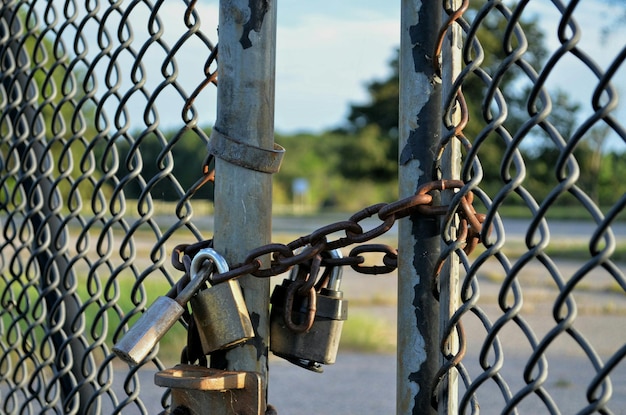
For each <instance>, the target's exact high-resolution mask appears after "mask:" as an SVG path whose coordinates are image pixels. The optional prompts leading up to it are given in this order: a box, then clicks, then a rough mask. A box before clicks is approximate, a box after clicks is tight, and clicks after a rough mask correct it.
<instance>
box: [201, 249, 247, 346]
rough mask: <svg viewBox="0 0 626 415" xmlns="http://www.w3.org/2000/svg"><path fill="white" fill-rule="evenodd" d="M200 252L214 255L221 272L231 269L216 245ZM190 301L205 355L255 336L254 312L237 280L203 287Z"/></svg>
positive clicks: (207, 256) (206, 255)
mask: <svg viewBox="0 0 626 415" xmlns="http://www.w3.org/2000/svg"><path fill="white" fill-rule="evenodd" d="M198 255H203V256H205V257H206V258H207V259H211V261H213V262H214V263H215V265H216V267H217V272H218V273H220V274H221V273H224V272H227V271H228V264H227V263H226V261H225V260H224V258H223V257H221V256H220V255H219V254H218V253H217V252H216V251H214V250H213V249H210V248H207V249H203V250H201V251H199V252H198V253H197V254H196V257H197V256H198ZM194 259H195V257H194ZM190 304H191V310H192V314H193V318H194V320H195V322H196V327H197V328H198V334H199V335H200V343H201V344H202V350H203V352H204V354H205V355H207V354H209V353H211V352H214V351H216V350H222V349H228V348H231V347H233V346H236V345H238V344H240V343H242V342H244V341H246V340H248V339H250V338H252V337H254V330H253V328H252V322H251V321H250V315H249V314H248V309H247V307H246V303H245V301H244V298H243V293H242V292H241V287H240V286H239V283H238V282H237V281H235V280H228V281H225V282H222V283H219V284H216V285H212V286H211V287H209V288H207V289H205V290H200V291H199V292H198V293H197V294H196V295H195V296H193V298H191V301H190Z"/></svg>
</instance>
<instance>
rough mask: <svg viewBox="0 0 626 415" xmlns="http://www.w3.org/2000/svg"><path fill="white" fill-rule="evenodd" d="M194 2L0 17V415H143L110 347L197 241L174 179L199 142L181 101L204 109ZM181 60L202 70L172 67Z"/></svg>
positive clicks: (205, 74) (133, 377)
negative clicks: (165, 118)
mask: <svg viewBox="0 0 626 415" xmlns="http://www.w3.org/2000/svg"><path fill="white" fill-rule="evenodd" d="M195 3H196V2H194V1H180V2H149V1H124V2H122V1H119V2H92V1H87V2H80V1H65V2H56V1H54V2H41V1H11V0H8V1H4V2H3V4H2V6H0V39H1V40H0V62H1V65H2V69H1V71H0V101H1V102H2V104H1V105H0V137H1V139H0V140H1V141H0V157H1V159H0V164H1V167H2V173H1V174H0V200H1V201H0V209H1V211H2V214H1V217H2V236H1V238H0V252H1V256H0V260H1V261H2V276H1V278H2V280H1V282H0V287H1V288H0V291H1V296H0V298H1V300H0V301H1V302H2V308H1V310H0V333H2V336H0V348H1V350H2V352H1V353H0V355H1V361H0V396H1V399H0V408H1V409H0V412H2V413H7V414H10V413H33V414H34V413H58V414H70V413H81V414H89V413H93V414H96V413H114V412H115V413H117V412H123V413H143V414H145V413H148V410H147V409H146V406H145V405H144V402H145V398H144V397H142V393H141V389H140V383H141V382H140V377H139V376H140V374H141V371H140V370H139V369H138V368H137V369H132V370H129V369H128V368H127V367H125V366H123V365H120V364H119V362H116V361H114V360H113V355H112V354H111V352H110V346H111V345H112V344H114V343H115V342H116V341H117V340H118V339H119V338H120V336H121V334H122V332H123V331H124V329H125V327H127V325H128V324H130V323H131V322H132V321H134V320H135V319H136V317H137V316H138V314H139V313H140V312H141V311H142V310H144V309H145V307H146V306H147V305H148V304H149V303H150V302H151V301H152V300H153V299H154V298H155V293H154V292H151V290H150V287H151V285H154V284H155V281H156V282H159V281H161V282H163V283H165V284H163V285H165V286H166V287H169V285H171V284H172V283H173V282H174V280H175V279H177V278H178V277H179V276H180V275H179V276H178V277H176V275H177V274H180V273H179V272H178V271H176V273H175V274H173V273H172V270H173V268H171V267H170V266H169V254H170V252H169V251H168V249H167V248H166V246H167V245H169V246H170V248H169V249H171V247H172V246H173V244H175V243H178V242H180V241H183V240H184V241H186V242H189V241H194V240H197V239H204V238H203V236H202V235H201V232H200V230H199V228H198V227H197V226H196V225H195V224H194V223H193V222H192V221H191V217H192V214H193V213H194V208H193V207H192V205H191V203H190V201H189V199H190V196H191V195H190V194H189V193H188V192H189V190H190V189H192V188H193V181H192V182H191V183H189V179H187V182H186V183H185V182H182V181H181V180H182V179H181V178H180V177H181V176H182V174H180V173H181V171H183V170H182V169H189V168H194V167H195V168H197V169H198V171H197V174H196V175H195V177H196V179H199V178H201V177H202V175H203V172H202V166H192V167H189V166H186V165H185V164H184V154H185V152H189V151H196V152H197V151H198V149H199V151H204V149H205V148H206V143H207V140H208V136H207V134H206V132H205V131H203V130H202V129H201V128H200V127H199V126H198V120H199V112H198V108H197V106H195V105H194V101H196V100H204V102H205V103H207V102H208V103H211V102H213V101H214V97H212V96H210V95H208V94H210V91H206V90H204V91H203V90H202V87H203V86H204V85H205V84H206V83H207V82H211V81H213V80H214V72H215V63H214V56H212V54H211V51H212V50H213V49H214V44H213V43H212V42H211V41H210V40H209V38H207V36H206V35H205V34H204V33H205V32H207V33H208V32H215V26H213V27H210V28H206V27H203V31H201V30H200V29H201V21H200V18H199V14H198V12H197V10H196V9H195V6H196V4H195ZM185 48H187V49H189V48H193V49H192V50H194V51H195V54H194V56H204V57H205V58H204V59H197V60H195V61H192V62H189V61H184V62H179V60H178V56H179V55H180V53H179V52H180V51H181V50H183V49H185ZM187 55H188V54H187ZM210 56H211V60H209V59H208V58H209V57H210ZM188 78H190V79H194V80H196V81H197V80H198V79H207V81H206V82H203V83H201V84H200V85H193V84H190V83H189V82H188V81H186V79H188ZM204 108H205V110H206V108H207V105H205V106H204ZM208 108H210V107H208ZM163 111H176V112H177V113H179V114H180V116H179V119H178V123H177V124H175V125H174V126H172V125H169V126H168V125H162V123H161V121H160V117H159V115H160V113H162V112H163ZM170 118H171V117H170ZM170 137H171V138H170ZM181 157H182V158H181ZM193 176H194V175H193V174H192V175H189V174H187V177H193ZM161 200H173V201H175V203H173V204H171V203H170V204H169V205H168V206H172V207H171V208H169V209H168V212H167V217H168V218H169V220H168V221H162V220H161V219H160V215H159V213H158V212H159V207H160V205H162V204H163V202H161ZM207 203H209V202H208V201H207ZM199 207H202V206H200V205H199ZM196 210H197V209H196ZM172 218H173V219H172ZM157 286H158V283H157ZM157 291H158V293H157V294H163V292H161V291H162V288H158V290H157ZM149 359H150V360H149V362H148V363H147V364H146V366H153V367H155V368H158V369H160V368H163V364H162V363H161V361H160V360H159V358H158V357H157V355H156V352H155V353H153V354H151V356H150V357H149ZM149 381H150V383H152V381H151V379H149ZM142 382H145V379H144V380H142Z"/></svg>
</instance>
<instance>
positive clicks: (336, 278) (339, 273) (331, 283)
mask: <svg viewBox="0 0 626 415" xmlns="http://www.w3.org/2000/svg"><path fill="white" fill-rule="evenodd" d="M326 252H328V255H330V257H331V258H333V259H340V258H343V254H342V253H341V250H340V249H338V248H337V249H332V250H330V251H326ZM342 278H343V267H341V266H335V267H332V269H331V274H330V277H329V278H328V284H327V286H326V288H327V289H329V290H332V291H339V287H341V280H342Z"/></svg>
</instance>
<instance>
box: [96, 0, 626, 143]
mask: <svg viewBox="0 0 626 415" xmlns="http://www.w3.org/2000/svg"><path fill="white" fill-rule="evenodd" d="M511 1H513V0H511ZM509 2H510V1H509ZM218 3H219V2H218V0H199V3H198V4H197V6H196V7H197V10H198V13H199V16H200V19H201V28H202V31H203V32H204V33H205V34H206V35H207V36H208V37H209V38H210V39H211V40H212V41H214V42H215V41H217V25H218ZM139 4H140V5H138V6H136V8H135V9H134V10H133V12H132V18H131V23H132V26H133V28H134V41H133V42H134V44H135V45H136V46H135V49H136V50H139V49H141V47H142V43H143V42H144V41H145V40H147V38H148V33H147V32H146V31H145V30H139V28H142V27H147V26H149V25H150V22H149V20H148V16H149V9H148V8H147V7H146V6H145V4H144V5H143V6H142V5H141V3H139ZM275 4H277V7H278V9H277V15H278V18H277V40H276V100H275V129H276V131H277V132H279V133H283V134H291V133H295V132H300V131H308V132H321V131H324V130H327V129H331V128H333V127H337V126H340V125H342V124H344V123H345V122H346V118H347V115H348V113H349V110H350V105H351V104H362V103H365V102H366V101H367V98H368V94H367V90H366V85H367V83H369V82H371V81H373V80H383V79H385V78H386V77H388V76H389V75H390V73H391V71H390V68H389V62H390V60H391V59H392V58H393V56H394V55H395V50H396V48H397V47H398V45H399V43H400V6H401V1H399V0H396V1H381V0H341V1H339V0H316V1H315V2H312V1H303V0H279V1H277V2H276V3H275ZM160 7H161V10H160V16H161V18H162V20H163V22H164V25H163V27H164V28H165V34H164V38H165V39H166V40H167V42H168V44H169V46H170V47H172V46H173V44H174V43H175V41H176V39H178V38H179V37H180V35H181V34H182V33H184V31H185V27H184V24H183V18H182V17H183V16H184V13H185V6H184V3H183V2H175V1H166V2H162V3H161V6H160ZM613 7H616V6H613ZM527 8H528V11H527V13H528V14H527V15H528V16H532V17H534V18H536V19H537V21H538V22H539V25H540V26H541V27H542V28H544V31H545V32H546V33H548V35H547V38H546V45H547V48H548V50H549V51H555V50H556V49H557V48H558V47H559V46H560V43H559V41H558V38H557V36H556V34H555V33H556V31H555V30H556V29H555V28H556V27H557V25H558V21H559V19H560V17H561V13H560V12H559V11H558V10H557V9H556V7H555V6H554V5H553V4H552V1H550V0H531V1H530V2H529V3H528V7H527ZM622 12H623V9H620V11H619V13H622ZM525 13H526V12H525ZM616 15H617V13H616V12H615V10H612V9H611V8H610V7H609V6H607V5H606V4H605V3H603V2H601V1H599V0H580V1H579V6H578V7H577V8H576V12H575V15H574V16H575V18H577V19H578V21H579V24H580V25H581V27H582V29H583V30H582V33H583V36H582V38H581V39H580V45H581V48H582V49H583V50H584V51H585V52H587V53H589V54H590V55H591V57H592V58H593V59H594V60H596V62H597V63H598V64H599V66H600V67H601V69H603V70H604V69H606V68H607V67H608V65H610V63H611V61H612V60H613V57H614V56H615V55H616V54H617V53H618V52H619V51H620V50H621V49H623V48H624V46H625V42H624V40H623V39H624V34H625V32H626V29H621V30H618V31H617V32H616V33H614V34H613V35H612V36H610V37H609V38H608V40H607V39H603V38H602V28H603V27H604V26H605V25H606V24H607V22H610V21H611V18H612V17H614V16H616ZM109 18H110V19H111V20H115V14H112V15H111V16H110V17H109ZM111 23H115V22H111ZM531 41H532V40H531ZM199 46H200V47H201V48H199ZM159 50H160V49H159V47H158V45H155V46H151V48H150V51H149V52H148V53H146V55H145V56H144V58H143V64H144V66H145V67H146V68H149V69H151V70H152V69H154V68H152V67H155V68H156V67H161V64H160V62H162V61H163V56H164V54H163V52H162V50H161V52H159ZM199 53H200V55H201V56H200V57H199ZM206 54H207V50H206V47H205V46H203V45H199V44H198V43H194V40H191V41H189V42H188V43H186V44H185V45H184V46H183V47H182V48H181V49H180V50H179V51H178V52H177V54H176V59H177V63H178V68H177V69H178V72H179V73H178V81H179V82H180V84H181V86H182V87H183V88H184V89H185V91H186V92H187V93H188V94H189V93H190V92H191V91H193V89H194V88H195V86H196V85H198V83H199V82H200V80H201V79H202V70H203V66H204V61H205V60H206ZM126 58H127V65H132V60H131V57H130V56H127V57H126ZM122 59H123V58H122ZM623 66H626V65H623ZM104 67H105V66H104V63H103V66H102V67H101V68H100V69H99V71H100V73H102V72H103V68H104ZM163 70H164V69H163V68H161V71H162V72H163ZM168 71H169V69H168V68H165V72H168ZM121 76H128V75H121ZM152 79H154V82H155V83H154V84H153V85H150V82H151V79H150V77H148V79H147V83H146V87H147V88H149V87H151V86H152V87H154V86H156V83H158V82H161V81H162V79H163V78H162V77H158V76H157V77H153V78H152ZM614 79H615V80H616V82H615V84H616V86H617V88H618V90H620V92H622V93H623V94H626V68H622V69H621V70H620V72H619V73H618V74H617V75H616V77H615V78H614ZM595 84H596V80H595V77H594V76H593V74H592V73H591V72H590V71H589V70H588V69H587V68H586V67H584V66H583V65H581V64H580V63H579V62H577V61H576V60H574V59H571V58H567V59H564V60H563V61H562V62H561V63H559V64H558V65H557V67H556V68H555V71H554V73H553V74H552V75H551V76H550V77H549V79H548V85H550V86H551V87H553V88H561V89H563V90H565V91H567V92H568V93H569V94H570V95H571V96H572V97H573V98H574V99H575V100H577V101H580V102H582V103H584V105H585V106H586V107H587V108H588V107H589V102H590V96H591V94H592V92H593V87H594V86H595ZM104 91H106V89H104ZM135 99H136V100H137V102H136V104H137V105H134V102H133V100H135ZM142 99H143V103H142V102H141V100H142ZM118 104H119V102H116V101H115V100H112V101H111V103H110V111H113V112H114V110H113V108H116V107H117V105H118ZM128 104H129V105H128V106H129V108H130V110H129V111H130V113H131V114H132V113H133V111H138V110H136V109H134V108H143V107H145V98H141V97H139V98H132V99H131V101H129V102H128ZM156 104H157V106H158V107H159V108H161V109H160V110H159V117H160V121H161V123H162V125H165V126H171V127H176V126H179V125H180V124H181V116H180V114H181V111H180V108H181V107H182V103H180V102H178V101H177V100H176V97H175V96H172V95H168V94H167V93H162V94H161V95H160V96H159V97H158V98H157V100H156ZM196 107H197V108H198V111H199V112H201V116H200V120H201V121H200V124H201V125H206V124H208V125H212V123H213V122H214V120H215V107H216V89H215V88H214V87H212V86H209V87H208V88H206V89H205V91H203V93H202V94H201V95H200V96H199V97H198V100H197V101H196ZM619 114H621V116H622V117H621V118H622V119H624V118H626V110H625V109H624V105H622V106H621V107H620V108H619Z"/></svg>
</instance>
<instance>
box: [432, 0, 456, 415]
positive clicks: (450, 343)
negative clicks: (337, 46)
mask: <svg viewBox="0 0 626 415" xmlns="http://www.w3.org/2000/svg"><path fill="white" fill-rule="evenodd" d="M461 2H462V0H447V7H448V8H449V9H450V10H457V9H458V8H459V7H460V6H461ZM442 13H444V18H445V16H446V15H445V12H443V11H442ZM461 36H462V33H461V27H460V26H459V25H457V24H454V25H452V26H451V27H450V28H448V31H447V32H446V38H445V40H444V42H443V45H442V50H441V78H442V95H443V97H444V99H445V100H452V99H455V98H454V97H455V95H456V91H455V90H454V89H453V88H452V87H453V83H454V80H455V79H456V77H457V76H458V75H459V73H460V72H461V52H462V51H461V47H462V39H461ZM455 109H456V110H455V111H454V112H453V113H451V114H450V120H449V121H450V122H451V124H452V125H458V123H459V122H460V120H461V112H460V109H459V106H458V105H456V107H455ZM448 128H449V127H448ZM441 170H442V175H443V177H445V178H449V179H458V178H460V176H461V146H460V143H459V141H458V140H451V141H450V142H449V143H448V145H447V146H446V150H445V152H444V154H443V159H442V162H441ZM453 196H454V195H453V194H452V193H451V192H445V193H444V194H443V195H442V197H441V199H442V201H441V202H442V204H444V205H447V204H449V203H450V202H451V201H452V198H453ZM457 230H458V218H455V220H454V221H453V223H452V226H451V229H450V230H449V232H450V237H451V238H455V237H456V232H457ZM459 268H460V266H459V261H458V257H457V255H456V254H451V255H450V257H449V258H448V260H447V261H446V263H445V264H444V266H443V268H442V270H441V273H440V275H439V281H440V282H439V291H440V295H439V304H440V313H441V315H440V322H439V329H440V332H441V333H443V332H444V331H445V329H446V325H447V324H448V322H449V321H450V318H451V317H452V315H453V314H454V313H455V312H456V310H457V309H458V308H459V304H460V287H461V282H460V279H459V271H460V270H459ZM456 334H457V333H453V335H452V336H451V337H449V338H448V339H447V341H446V342H445V347H446V350H445V353H446V354H447V355H455V354H456V353H458V351H459V342H458V337H457V336H456ZM440 359H441V360H440V362H441V363H442V364H443V357H441V358H440ZM444 382H445V384H444V385H442V386H443V387H442V388H441V393H440V395H439V396H438V400H439V413H440V414H441V415H446V414H456V413H458V412H459V409H458V372H457V371H456V369H451V370H450V371H449V372H448V375H447V377H446V378H445V379H444Z"/></svg>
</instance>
